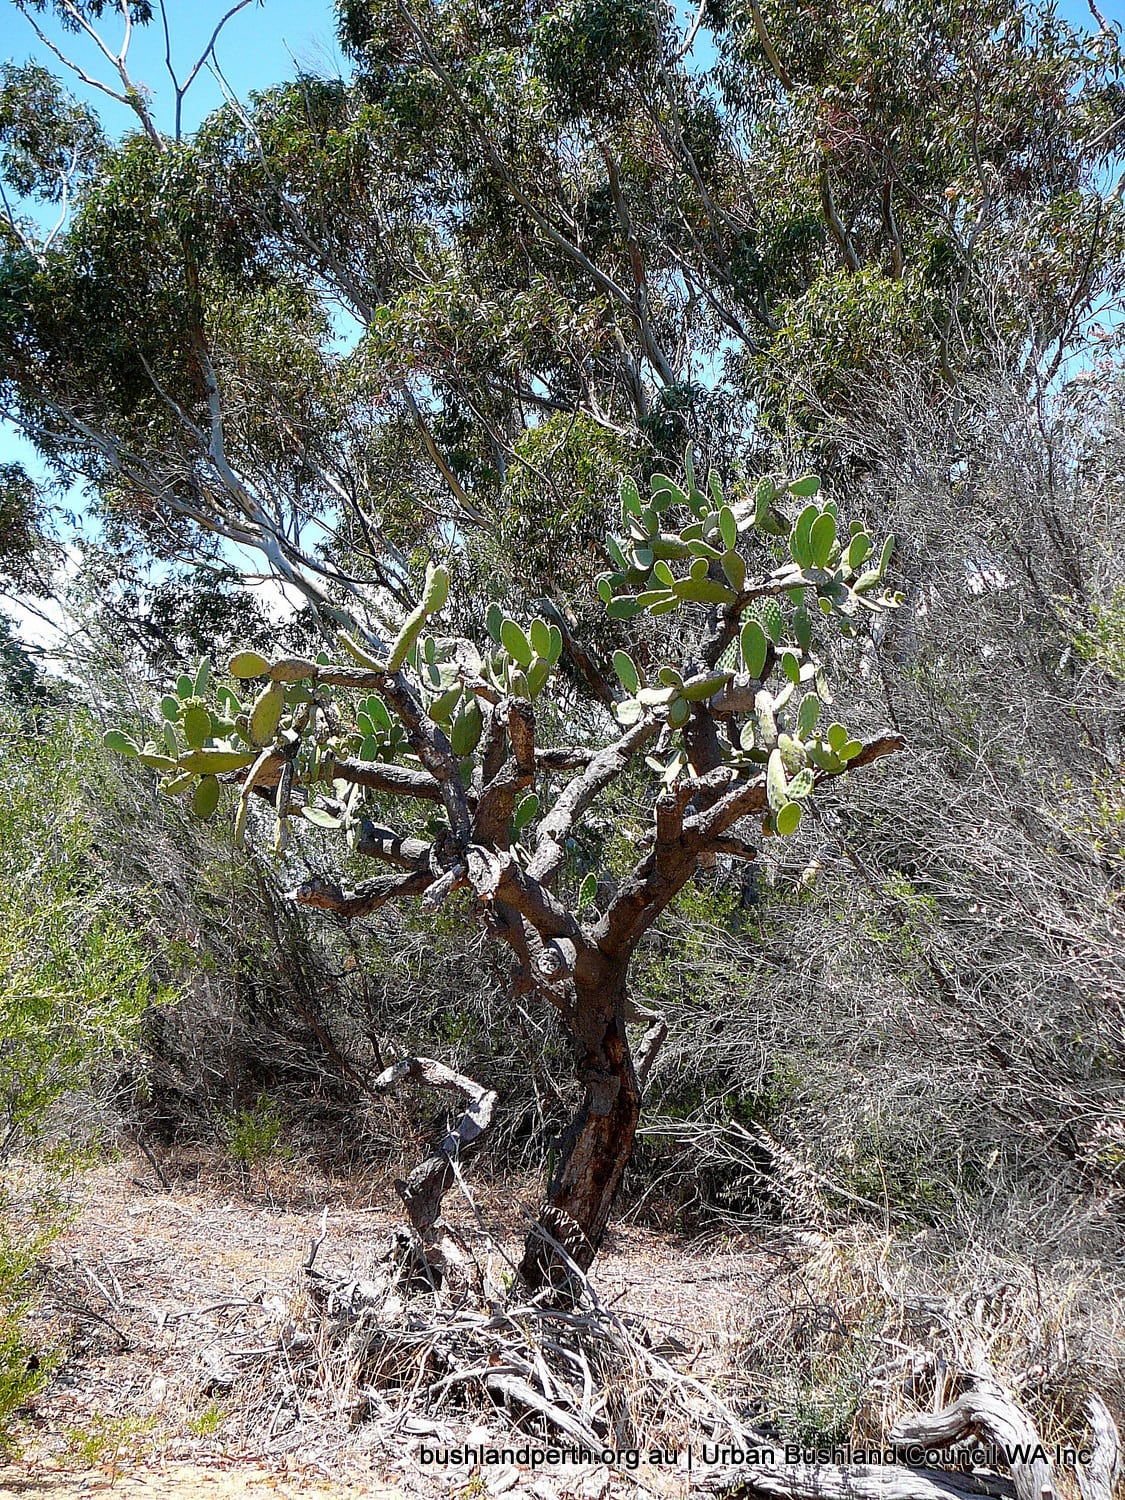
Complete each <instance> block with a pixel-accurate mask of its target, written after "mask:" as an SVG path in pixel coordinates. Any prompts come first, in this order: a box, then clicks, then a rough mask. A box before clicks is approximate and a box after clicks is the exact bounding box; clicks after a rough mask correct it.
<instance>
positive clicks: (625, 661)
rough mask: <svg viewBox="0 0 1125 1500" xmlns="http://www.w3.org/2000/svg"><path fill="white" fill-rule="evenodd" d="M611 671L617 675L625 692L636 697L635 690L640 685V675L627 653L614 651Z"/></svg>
mask: <svg viewBox="0 0 1125 1500" xmlns="http://www.w3.org/2000/svg"><path fill="white" fill-rule="evenodd" d="M613 670H614V671H615V672H616V673H617V678H618V681H619V682H620V683H621V686H622V687H623V688H624V689H625V691H626V692H627V693H628V694H629V695H630V696H631V697H636V694H637V689H638V688H639V687H640V685H641V674H640V673H639V672H638V671H637V668H636V665H635V664H634V662H633V658H632V657H631V656H630V655H629V653H628V651H615V652H614V653H613Z"/></svg>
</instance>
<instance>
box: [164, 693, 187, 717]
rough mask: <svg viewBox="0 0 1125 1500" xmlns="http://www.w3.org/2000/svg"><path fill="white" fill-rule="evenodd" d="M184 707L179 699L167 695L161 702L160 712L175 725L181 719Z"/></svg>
mask: <svg viewBox="0 0 1125 1500" xmlns="http://www.w3.org/2000/svg"><path fill="white" fill-rule="evenodd" d="M183 706H184V705H183V704H182V703H181V702H180V700H179V698H177V697H176V696H175V695H174V694H172V693H165V694H164V696H163V698H161V700H160V712H161V713H162V714H163V715H164V717H165V718H166V719H167V720H168V721H169V723H174V722H175V721H176V720H177V719H178V718H179V717H180V714H181V712H182V710H183Z"/></svg>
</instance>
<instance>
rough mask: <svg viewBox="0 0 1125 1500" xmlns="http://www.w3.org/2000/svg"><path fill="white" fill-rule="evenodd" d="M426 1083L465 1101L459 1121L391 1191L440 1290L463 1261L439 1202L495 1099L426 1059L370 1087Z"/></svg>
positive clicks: (399, 1067) (476, 1143)
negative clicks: (401, 1207) (393, 1190)
mask: <svg viewBox="0 0 1125 1500" xmlns="http://www.w3.org/2000/svg"><path fill="white" fill-rule="evenodd" d="M407 1081H409V1082H412V1083H428V1084H430V1086H431V1087H432V1088H439V1089H452V1090H454V1091H456V1092H457V1093H461V1094H464V1095H465V1097H466V1099H467V1100H468V1104H467V1106H466V1108H465V1111H464V1113H463V1114H462V1116H461V1118H460V1119H459V1120H458V1121H457V1122H456V1124H454V1125H451V1126H450V1127H449V1129H447V1130H446V1131H445V1132H444V1133H443V1135H442V1136H441V1138H440V1140H438V1141H437V1142H435V1144H434V1147H433V1149H432V1150H431V1152H430V1154H429V1156H427V1157H426V1159H425V1160H424V1161H422V1162H420V1163H419V1165H418V1166H416V1167H415V1168H414V1170H413V1171H412V1172H411V1173H410V1175H409V1177H407V1178H406V1180H405V1181H402V1180H399V1181H397V1182H396V1183H395V1191H396V1192H397V1193H398V1195H399V1197H400V1198H401V1199H402V1201H403V1203H404V1204H405V1205H406V1212H407V1213H408V1214H409V1216H410V1223H411V1226H412V1227H413V1229H414V1232H415V1234H416V1235H417V1237H418V1241H419V1244H420V1248H421V1252H422V1260H423V1263H424V1266H425V1270H426V1274H427V1276H428V1278H429V1280H430V1282H431V1284H432V1285H433V1286H434V1287H439V1286H441V1284H442V1283H443V1281H444V1280H445V1279H446V1277H447V1275H448V1273H449V1271H450V1270H451V1269H452V1268H453V1267H459V1266H462V1265H463V1264H464V1263H465V1260H466V1254H465V1251H464V1249H463V1247H462V1246H461V1245H460V1244H459V1243H458V1241H457V1238H456V1236H455V1235H454V1232H453V1231H452V1230H451V1229H450V1227H449V1225H448V1224H446V1223H445V1221H444V1220H443V1219H442V1216H441V1205H442V1199H443V1198H444V1197H445V1195H446V1193H447V1192H448V1191H449V1189H450V1188H451V1187H452V1185H453V1181H454V1178H455V1176H456V1163H457V1162H459V1161H463V1160H464V1159H465V1158H466V1157H467V1156H469V1155H470V1154H471V1153H472V1152H474V1151H476V1150H477V1149H479V1147H480V1145H481V1142H482V1141H483V1139H484V1134H485V1132H486V1131H487V1129H488V1127H489V1125H491V1123H492V1111H493V1109H494V1108H495V1107H496V1098H497V1096H496V1093H495V1091H494V1090H492V1089H485V1088H482V1087H481V1086H480V1084H479V1083H475V1082H474V1081H473V1080H472V1079H471V1078H466V1077H465V1076H464V1075H463V1074H461V1073H455V1072H454V1071H453V1070H452V1068H447V1067H444V1066H443V1065H442V1064H441V1063H439V1062H434V1061H433V1060H432V1059H431V1058H428V1057H404V1058H402V1059H401V1060H400V1061H399V1062H397V1063H395V1064H393V1066H391V1067H389V1068H387V1069H386V1070H385V1071H384V1072H382V1073H380V1074H379V1076H378V1078H376V1079H375V1081H374V1083H373V1085H372V1087H373V1088H375V1089H378V1090H379V1091H380V1092H382V1091H385V1090H388V1089H393V1088H397V1086H398V1085H399V1084H400V1083H403V1082H407Z"/></svg>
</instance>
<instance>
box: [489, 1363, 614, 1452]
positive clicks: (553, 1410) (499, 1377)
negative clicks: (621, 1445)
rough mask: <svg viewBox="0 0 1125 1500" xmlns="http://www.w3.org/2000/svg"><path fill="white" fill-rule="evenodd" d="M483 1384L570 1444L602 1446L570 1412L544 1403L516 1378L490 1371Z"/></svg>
mask: <svg viewBox="0 0 1125 1500" xmlns="http://www.w3.org/2000/svg"><path fill="white" fill-rule="evenodd" d="M484 1383H485V1386H486V1387H487V1389H488V1390H490V1391H491V1392H492V1393H493V1394H494V1395H496V1396H499V1397H502V1398H503V1399H504V1400H506V1401H514V1402H515V1403H516V1404H517V1405H518V1406H523V1407H526V1408H527V1410H528V1411H533V1412H536V1413H537V1414H538V1415H539V1416H541V1417H543V1418H545V1419H546V1421H548V1422H549V1423H550V1424H551V1426H552V1427H555V1428H557V1430H558V1431H559V1432H561V1433H562V1434H563V1435H564V1436H565V1437H568V1438H571V1439H572V1440H573V1441H574V1442H576V1443H579V1444H581V1445H582V1446H584V1447H588V1448H593V1449H600V1448H601V1447H602V1442H601V1440H600V1439H599V1438H598V1436H597V1434H596V1433H595V1432H594V1431H593V1429H592V1428H590V1427H588V1426H587V1425H586V1423H585V1422H583V1421H581V1420H580V1419H579V1418H578V1417H576V1416H574V1415H573V1414H572V1413H571V1412H567V1411H563V1410H562V1408H561V1407H559V1406H556V1405H555V1403H554V1402H553V1401H548V1400H547V1398H546V1397H545V1396H543V1395H541V1394H540V1393H539V1392H538V1391H537V1390H535V1388H534V1387H533V1386H531V1385H529V1384H528V1383H527V1381H526V1380H521V1379H520V1378H519V1376H518V1375H507V1374H502V1373H500V1372H499V1371H498V1370H492V1371H490V1372H489V1374H487V1375H486V1376H485V1379H484Z"/></svg>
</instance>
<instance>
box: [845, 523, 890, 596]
mask: <svg viewBox="0 0 1125 1500" xmlns="http://www.w3.org/2000/svg"><path fill="white" fill-rule="evenodd" d="M894 548H895V539H894V535H893V534H892V535H891V536H889V537H888V538H887V540H886V541H885V542H884V543H883V550H882V552H881V553H880V554H879V561H878V562H877V563H876V564H875V566H874V567H873V568H868V570H867V572H866V573H861V574H860V575H859V577H858V578H857V579H856V581H855V582H854V583H853V584H852V591H853V592H854V593H856V594H866V593H867V592H868V591H869V590H870V589H873V588H875V587H876V585H877V584H880V583H882V581H883V574H884V573H885V572H886V571H887V565H888V563H889V562H890V560H891V553H892V552H893V551H894Z"/></svg>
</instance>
